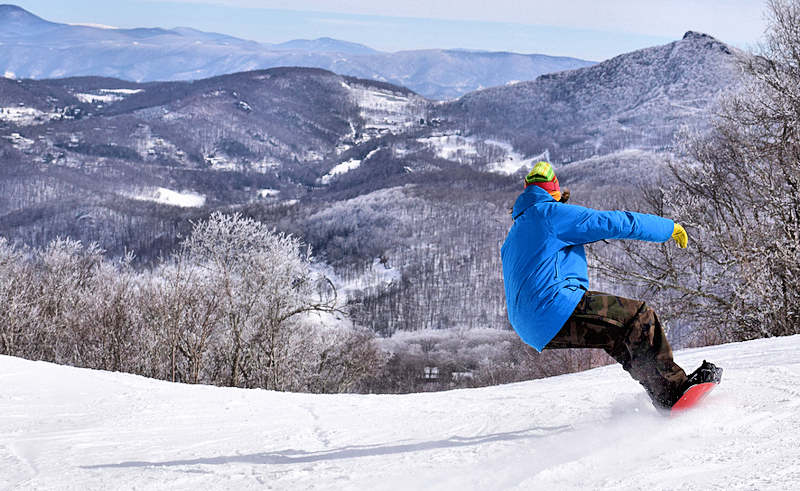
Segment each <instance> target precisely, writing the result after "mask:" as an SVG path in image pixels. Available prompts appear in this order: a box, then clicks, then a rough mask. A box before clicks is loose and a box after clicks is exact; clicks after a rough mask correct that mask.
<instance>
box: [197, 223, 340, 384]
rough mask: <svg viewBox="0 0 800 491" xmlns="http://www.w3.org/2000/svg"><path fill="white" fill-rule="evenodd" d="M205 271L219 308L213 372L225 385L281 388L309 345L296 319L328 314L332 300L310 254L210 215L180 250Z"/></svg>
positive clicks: (281, 237) (282, 237)
mask: <svg viewBox="0 0 800 491" xmlns="http://www.w3.org/2000/svg"><path fill="white" fill-rule="evenodd" d="M181 255H182V256H183V258H184V259H185V260H186V261H187V262H189V263H192V264H196V265H197V266H198V267H200V268H201V269H202V270H203V271H204V275H205V280H204V281H206V282H207V284H208V285H211V286H212V287H213V288H214V289H215V296H216V298H217V299H218V301H219V309H220V312H221V313H220V320H219V322H220V332H219V333H218V335H219V341H220V342H218V343H217V344H216V346H217V353H216V359H217V362H218V365H217V370H218V372H220V374H223V375H224V377H225V378H227V383H228V385H233V386H238V385H248V386H260V387H266V388H273V389H286V388H287V385H290V381H291V380H292V370H293V366H294V364H296V363H298V359H297V358H296V356H293V355H301V354H302V353H303V350H297V349H295V347H296V346H297V345H298V344H303V343H306V342H307V341H308V336H304V332H303V330H302V329H301V328H300V327H298V323H297V321H298V319H299V318H300V315H301V314H304V313H308V312H314V311H331V310H333V309H334V307H335V296H333V295H329V294H328V293H330V290H328V289H324V291H320V289H319V286H320V285H319V284H318V282H317V281H316V278H315V276H314V274H312V271H311V268H310V259H311V251H310V248H303V247H302V245H301V242H300V240H299V239H297V238H295V237H293V236H291V235H286V234H282V233H277V232H274V231H272V230H270V229H269V228H268V227H267V226H266V225H264V224H263V223H260V222H258V221H255V220H253V219H250V218H244V217H242V216H241V215H238V214H237V215H225V214H222V213H215V214H213V215H212V216H211V217H210V218H209V219H208V220H207V221H204V222H201V223H198V224H197V225H196V226H195V228H194V230H193V232H192V235H191V237H190V238H189V239H187V240H186V242H184V244H183V248H182V250H181Z"/></svg>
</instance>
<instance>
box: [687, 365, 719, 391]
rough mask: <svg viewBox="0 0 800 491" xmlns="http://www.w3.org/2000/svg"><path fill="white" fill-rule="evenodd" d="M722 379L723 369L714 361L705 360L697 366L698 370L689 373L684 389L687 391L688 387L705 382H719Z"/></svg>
mask: <svg viewBox="0 0 800 491" xmlns="http://www.w3.org/2000/svg"><path fill="white" fill-rule="evenodd" d="M721 380H722V369H721V368H719V367H718V366H716V365H714V364H713V363H709V362H707V361H705V360H703V363H702V364H701V365H700V366H699V367H698V368H697V370H695V371H693V372H692V373H691V374H689V376H688V377H687V380H686V387H684V389H683V390H684V392H686V389H688V388H689V387H691V386H693V385H697V384H704V383H707V382H713V383H715V384H718V383H720V381H721Z"/></svg>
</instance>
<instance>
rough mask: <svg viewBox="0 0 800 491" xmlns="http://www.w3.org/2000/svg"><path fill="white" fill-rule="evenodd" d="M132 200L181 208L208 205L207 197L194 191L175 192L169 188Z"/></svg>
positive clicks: (140, 195)
mask: <svg viewBox="0 0 800 491" xmlns="http://www.w3.org/2000/svg"><path fill="white" fill-rule="evenodd" d="M131 198H133V199H137V200H141V201H155V202H156V203H160V204H162V205H171V206H180V207H181V208H199V207H201V206H203V205H204V204H206V197H205V196H203V195H202V194H198V193H195V192H192V191H173V190H172V189H167V188H155V189H151V190H149V191H146V192H143V193H141V194H137V195H131Z"/></svg>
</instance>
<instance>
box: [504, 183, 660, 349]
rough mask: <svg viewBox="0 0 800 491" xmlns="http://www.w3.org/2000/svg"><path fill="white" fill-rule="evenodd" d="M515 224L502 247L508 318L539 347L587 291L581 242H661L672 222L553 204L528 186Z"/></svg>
mask: <svg viewBox="0 0 800 491" xmlns="http://www.w3.org/2000/svg"><path fill="white" fill-rule="evenodd" d="M512 216H513V217H514V225H512V226H511V229H510V230H509V231H508V235H507V236H506V240H505V242H504V243H503V248H502V251H501V255H502V259H503V282H504V284H505V290H506V305H507V307H508V320H509V321H510V322H511V325H512V326H513V327H514V330H516V331H517V333H518V334H519V336H520V337H521V338H522V340H523V341H525V342H526V343H527V344H529V345H531V346H533V347H534V348H536V349H537V350H539V351H541V350H542V349H543V348H544V347H545V345H546V344H547V343H549V342H550V340H551V339H553V337H554V336H555V335H556V334H557V333H558V331H559V330H560V329H561V327H562V326H563V325H564V323H565V322H566V321H567V319H568V318H569V316H570V315H571V314H572V312H573V311H574V310H575V307H576V306H577V305H578V302H579V301H580V300H581V297H582V296H583V294H584V291H585V290H588V289H589V276H588V271H587V268H586V253H585V252H584V250H583V244H588V243H591V242H595V241H598V240H602V239H638V240H648V241H651V242H665V241H667V240H669V238H670V237H671V236H672V232H673V228H674V226H675V224H674V222H673V221H672V220H668V219H666V218H661V217H659V216H655V215H646V214H643V213H633V212H628V211H597V210H592V209H589V208H584V207H582V206H575V205H568V204H564V203H558V202H557V201H556V200H554V199H553V197H552V196H550V194H549V193H548V192H547V191H545V190H544V189H542V188H540V187H538V186H528V188H527V189H525V191H524V192H523V193H522V194H521V195H520V196H519V198H517V201H516V203H514V211H513V212H512Z"/></svg>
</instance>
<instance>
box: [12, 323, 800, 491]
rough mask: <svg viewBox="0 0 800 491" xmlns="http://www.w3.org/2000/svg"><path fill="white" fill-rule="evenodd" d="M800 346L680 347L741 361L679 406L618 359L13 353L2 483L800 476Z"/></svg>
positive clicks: (779, 480) (488, 486)
mask: <svg viewBox="0 0 800 491" xmlns="http://www.w3.org/2000/svg"><path fill="white" fill-rule="evenodd" d="M798 351H800V336H793V337H788V338H773V339H764V340H757V341H752V342H747V343H738V344H730V345H725V346H719V347H710V348H701V349H694V350H686V351H681V352H678V353H676V358H677V361H678V362H679V363H680V364H681V365H682V366H684V367H686V368H687V369H693V368H694V367H695V366H697V365H698V364H699V363H700V362H701V361H702V360H703V359H708V360H711V361H714V362H715V363H717V364H719V365H720V366H723V367H725V375H724V377H723V382H722V385H720V386H719V387H718V388H717V390H715V391H714V392H713V393H711V395H710V396H709V398H708V399H707V400H706V401H705V403H704V404H703V405H702V406H700V407H698V408H696V409H694V410H692V411H690V412H687V413H684V414H683V415H682V416H679V417H676V418H667V417H664V416H661V415H659V414H658V413H656V412H655V411H654V410H653V409H652V408H651V406H650V405H649V403H648V402H647V400H646V398H645V396H644V393H643V391H642V389H641V387H640V386H639V385H638V384H636V383H635V382H634V381H633V380H631V379H630V378H629V377H628V376H627V374H626V373H624V372H623V371H622V369H621V368H620V367H618V366H608V367H603V368H600V369H596V370H591V371H587V372H583V373H578V374H572V375H565V376H560V377H554V378H550V379H543V380H538V381H532V382H525V383H519V384H512V385H504V386H497V387H489V388H481V389H467V390H456V391H451V392H438V393H424V394H409V395H312V394H290V393H277V392H269V391H264V390H242V389H230V388H217V387H209V386H191V385H178V384H172V383H168V382H160V381H156V380H150V379H146V378H142V377H137V376H132V375H126V374H119V373H108V372H100V371H92V370H84V369H77V368H68V367H62V366H56V365H52V364H49V363H43V362H32V361H26V360H22V359H18V358H12V357H7V356H0V489H76V490H77V489H80V490H84V489H193V490H195V489H281V490H284V489H296V490H306V489H326V490H327V489H354V490H356V489H359V490H360V489H370V490H372V489H401V490H408V489H446V490H459V491H460V490H469V489H481V490H497V489H518V490H529V489H543V490H551V489H558V490H562V489H581V490H582V489H626V490H627V489H643V490H644V489H646V490H655V489H681V490H684V489H696V490H706V489H759V490H764V489H784V490H790V489H791V490H793V489H800V436H799V435H800V386H798V380H800V361H798V356H797V353H798Z"/></svg>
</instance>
